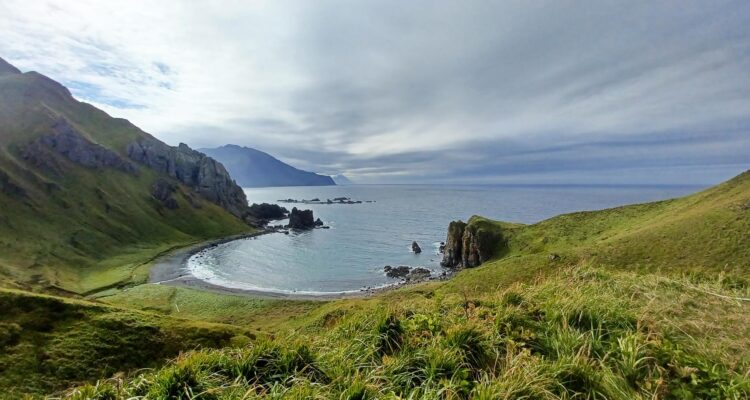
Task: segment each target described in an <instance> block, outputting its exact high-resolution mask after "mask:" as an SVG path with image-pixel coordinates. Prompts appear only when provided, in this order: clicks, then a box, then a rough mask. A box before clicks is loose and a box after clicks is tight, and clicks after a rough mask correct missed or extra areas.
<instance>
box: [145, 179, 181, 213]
mask: <svg viewBox="0 0 750 400" xmlns="http://www.w3.org/2000/svg"><path fill="white" fill-rule="evenodd" d="M175 191H177V185H175V184H173V183H171V182H169V181H168V180H166V179H162V178H159V179H157V180H156V182H154V185H153V186H152V187H151V197H153V198H154V199H156V200H157V201H158V202H159V203H160V204H161V205H162V206H164V207H166V208H168V209H170V210H176V209H177V208H179V205H178V204H177V200H175V198H174V197H173V196H172V194H173V193H174V192H175Z"/></svg>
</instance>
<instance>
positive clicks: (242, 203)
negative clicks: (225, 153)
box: [127, 138, 256, 224]
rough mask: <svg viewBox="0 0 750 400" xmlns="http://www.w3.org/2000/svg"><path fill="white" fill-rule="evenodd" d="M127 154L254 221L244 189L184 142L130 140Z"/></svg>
mask: <svg viewBox="0 0 750 400" xmlns="http://www.w3.org/2000/svg"><path fill="white" fill-rule="evenodd" d="M127 154H128V157H130V159H132V160H134V161H136V162H138V163H140V164H143V165H145V166H147V167H149V168H152V169H154V170H156V171H158V172H161V173H164V174H167V175H169V176H171V177H173V178H175V179H177V180H178V181H180V182H182V183H183V184H185V185H187V186H188V187H190V188H192V189H193V190H194V191H195V192H196V193H198V194H199V195H200V196H201V197H203V198H205V199H206V200H208V201H210V202H212V203H215V204H218V205H219V206H221V207H223V208H224V209H226V210H227V211H229V212H230V213H231V214H232V215H234V216H236V217H238V218H240V219H242V220H244V221H245V222H248V223H251V224H254V223H256V221H255V219H254V218H253V217H252V216H251V213H250V212H249V206H248V203H247V198H246V197H245V192H244V191H242V188H240V187H239V186H238V185H237V184H236V183H235V182H234V180H233V179H232V178H231V177H230V176H229V173H228V172H227V170H226V169H225V168H224V166H223V165H222V164H221V163H219V162H218V161H216V160H214V159H213V158H211V157H208V156H206V155H205V154H203V153H201V152H199V151H195V150H193V149H191V148H190V147H188V145H186V144H184V143H180V145H179V146H177V147H172V146H169V145H167V144H165V143H162V142H160V141H158V140H156V139H152V138H143V139H140V140H137V141H135V142H133V143H130V144H129V145H128V146H127Z"/></svg>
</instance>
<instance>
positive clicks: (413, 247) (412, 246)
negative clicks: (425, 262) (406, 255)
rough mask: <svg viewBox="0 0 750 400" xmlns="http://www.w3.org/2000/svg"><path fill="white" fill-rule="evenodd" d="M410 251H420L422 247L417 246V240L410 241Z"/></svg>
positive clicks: (416, 252)
mask: <svg viewBox="0 0 750 400" xmlns="http://www.w3.org/2000/svg"><path fill="white" fill-rule="evenodd" d="M411 251H413V252H414V254H419V253H421V252H422V248H421V247H419V244H417V242H411Z"/></svg>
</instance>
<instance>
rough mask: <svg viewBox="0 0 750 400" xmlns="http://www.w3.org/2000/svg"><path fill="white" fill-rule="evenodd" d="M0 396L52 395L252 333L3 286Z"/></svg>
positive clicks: (246, 339) (244, 339)
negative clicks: (79, 383)
mask: <svg viewBox="0 0 750 400" xmlns="http://www.w3.org/2000/svg"><path fill="white" fill-rule="evenodd" d="M0 309H2V310H3V312H2V313H0V393H3V394H4V395H3V394H0V398H17V397H19V396H20V395H21V394H22V393H27V394H28V393H51V392H55V391H59V390H61V389H64V388H65V387H67V386H69V385H70V383H71V382H82V381H88V380H92V379H93V380H96V379H102V378H107V377H111V376H113V375H115V374H123V373H125V372H128V371H131V370H134V369H138V368H148V367H155V366H158V365H161V364H162V363H163V362H164V361H165V360H166V359H168V358H171V357H174V356H176V355H177V354H179V353H180V352H181V351H185V350H191V349H196V348H209V347H214V348H218V347H226V346H231V345H235V344H244V343H247V342H249V341H250V338H251V337H254V334H253V332H250V331H249V330H247V329H242V328H239V327H237V326H230V325H222V324H212V323H206V322H191V321H184V320H179V319H174V318H165V317H162V316H157V315H153V314H148V313H143V312H137V311H131V310H126V309H123V308H117V307H112V306H107V305H103V304H96V303H91V302H87V301H80V300H71V299H65V298H60V297H55V296H45V295H36V294H30V293H27V292H21V291H15V290H0Z"/></svg>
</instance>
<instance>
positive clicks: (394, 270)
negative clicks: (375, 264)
mask: <svg viewBox="0 0 750 400" xmlns="http://www.w3.org/2000/svg"><path fill="white" fill-rule="evenodd" d="M410 270H411V268H409V267H408V266H406V265H399V266H398V267H391V266H390V265H386V266H385V268H383V272H385V276H387V277H389V278H405V277H406V275H408V274H409V271H410Z"/></svg>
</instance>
